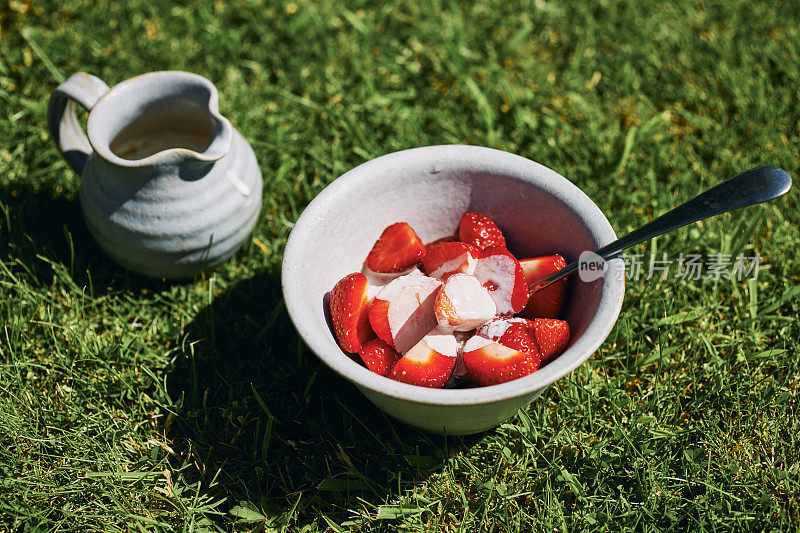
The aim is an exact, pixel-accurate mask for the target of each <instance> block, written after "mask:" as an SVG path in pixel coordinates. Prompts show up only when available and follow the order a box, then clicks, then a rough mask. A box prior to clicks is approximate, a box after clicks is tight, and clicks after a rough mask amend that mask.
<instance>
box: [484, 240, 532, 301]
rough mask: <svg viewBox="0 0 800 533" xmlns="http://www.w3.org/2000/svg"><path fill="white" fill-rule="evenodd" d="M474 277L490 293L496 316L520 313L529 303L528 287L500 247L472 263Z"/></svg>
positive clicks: (505, 251) (517, 268)
mask: <svg viewBox="0 0 800 533" xmlns="http://www.w3.org/2000/svg"><path fill="white" fill-rule="evenodd" d="M475 277H476V278H478V280H479V281H480V282H481V283H482V284H483V286H484V287H486V288H487V289H489V294H490V295H491V297H492V300H494V303H495V305H496V306H497V314H498V315H511V314H515V313H519V312H520V311H522V308H524V307H525V304H526V303H527V301H528V285H527V283H525V273H524V272H523V271H522V267H521V266H520V265H519V261H517V259H516V258H515V257H514V256H513V255H511V252H509V251H508V250H506V249H505V248H501V247H494V248H486V249H485V250H483V252H482V254H481V257H480V258H479V259H478V260H477V261H476V263H475Z"/></svg>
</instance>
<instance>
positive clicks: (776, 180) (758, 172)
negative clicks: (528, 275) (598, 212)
mask: <svg viewBox="0 0 800 533" xmlns="http://www.w3.org/2000/svg"><path fill="white" fill-rule="evenodd" d="M791 186H792V178H791V177H790V176H789V174H788V173H787V172H786V171H784V170H781V169H779V168H776V167H756V168H753V169H750V170H747V171H745V172H742V173H741V174H739V175H737V176H734V177H732V178H731V179H729V180H726V181H723V182H722V183H720V184H718V185H715V186H714V187H711V188H710V189H708V190H707V191H705V192H702V193H700V194H699V195H697V196H695V197H694V198H692V199H691V200H689V201H688V202H686V203H683V204H681V205H679V206H678V207H675V208H673V209H672V210H670V211H667V212H666V213H664V214H663V215H661V216H660V217H658V218H656V219H655V220H653V221H651V222H648V223H647V224H645V225H644V226H642V227H641V228H639V229H636V230H633V231H632V232H630V233H628V234H627V235H625V236H624V237H622V238H620V239H617V240H616V241H614V242H612V243H610V244H607V245H605V246H603V247H602V248H600V249H599V250H597V251H596V252H595V254H597V256H600V257H601V258H602V259H605V260H609V259H613V258H615V257H616V256H617V255H619V254H620V253H621V252H622V251H623V250H625V249H626V248H629V247H630V246H633V245H634V244H639V243H640V242H642V241H645V240H647V239H650V238H652V237H655V236H657V235H661V234H662V233H666V232H668V231H672V230H674V229H676V228H680V227H681V226H685V225H686V224H689V223H690V222H697V221H698V220H702V219H704V218H708V217H712V216H714V215H719V214H720V213H725V212H727V211H733V210H734V209H739V208H740V207H746V206H748V205H753V204H758V203H761V202H766V201H767V200H772V199H773V198H777V197H778V196H781V195H783V194H785V193H786V192H787V191H788V190H789V188H790V187H791ZM594 259H597V258H596V257H595V258H594ZM580 264H581V262H580V261H576V262H574V263H570V264H569V265H567V266H566V267H564V268H562V269H561V270H559V271H558V272H554V273H552V274H550V275H549V276H547V277H545V278H543V279H541V280H539V281H537V282H534V283H532V284H531V285H530V286H529V287H528V292H529V293H530V294H533V293H535V292H538V291H540V290H542V289H544V288H545V287H547V286H549V285H551V284H553V283H555V282H556V281H558V280H559V279H561V278H563V277H564V276H568V275H570V274H572V273H573V272H575V271H576V270H578V268H579V266H580Z"/></svg>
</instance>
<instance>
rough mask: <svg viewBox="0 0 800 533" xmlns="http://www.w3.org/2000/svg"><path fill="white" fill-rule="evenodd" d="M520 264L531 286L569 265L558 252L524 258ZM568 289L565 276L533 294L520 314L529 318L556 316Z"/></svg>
mask: <svg viewBox="0 0 800 533" xmlns="http://www.w3.org/2000/svg"><path fill="white" fill-rule="evenodd" d="M519 264H520V265H521V266H522V271H523V272H524V273H525V281H526V282H527V284H528V286H529V287H530V286H532V285H533V284H534V283H536V282H537V281H539V280H540V279H542V278H544V277H546V276H549V275H550V274H552V273H553V272H556V271H557V270H561V269H562V268H564V267H565V266H567V262H566V261H565V260H564V258H563V257H561V256H560V255H558V254H555V255H545V256H542V257H532V258H530V259H523V260H522V261H520V262H519ZM566 289H567V279H566V278H564V279H561V280H559V281H556V282H555V283H553V284H552V285H550V286H549V287H547V288H546V289H542V290H540V291H538V292H535V293H533V294H531V295H530V297H529V298H528V303H527V304H526V305H525V309H523V310H522V312H521V313H520V314H521V315H522V316H525V317H528V318H556V317H557V316H558V314H559V313H560V312H561V306H562V304H563V303H564V294H565V292H566Z"/></svg>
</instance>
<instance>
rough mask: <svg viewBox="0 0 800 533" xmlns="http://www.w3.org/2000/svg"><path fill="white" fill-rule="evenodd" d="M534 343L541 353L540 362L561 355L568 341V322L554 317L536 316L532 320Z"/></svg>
mask: <svg viewBox="0 0 800 533" xmlns="http://www.w3.org/2000/svg"><path fill="white" fill-rule="evenodd" d="M533 329H534V331H535V332H536V344H538V345H539V350H540V351H541V353H542V362H544V363H547V362H549V361H552V360H553V359H554V358H555V357H556V356H558V355H561V352H563V351H564V348H566V347H567V343H568V342H569V324H567V323H566V322H565V321H563V320H556V319H554V318H537V319H536V320H534V321H533Z"/></svg>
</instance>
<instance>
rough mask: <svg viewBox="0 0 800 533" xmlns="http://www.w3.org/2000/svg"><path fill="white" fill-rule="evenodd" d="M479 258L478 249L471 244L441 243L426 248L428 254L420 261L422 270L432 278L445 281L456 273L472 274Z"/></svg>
mask: <svg viewBox="0 0 800 533" xmlns="http://www.w3.org/2000/svg"><path fill="white" fill-rule="evenodd" d="M480 256H481V251H480V249H478V248H476V247H475V246H473V245H471V244H467V243H465V242H441V243H439V244H434V245H431V246H429V247H428V253H427V254H425V257H424V258H423V259H422V270H424V271H425V273H426V274H427V275H429V276H430V277H432V278H439V279H440V280H442V281H445V280H446V279H447V278H448V277H450V276H451V275H453V274H455V273H456V272H461V273H464V274H472V272H473V271H474V270H475V261H476V260H477V259H478V258H479V257H480Z"/></svg>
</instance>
